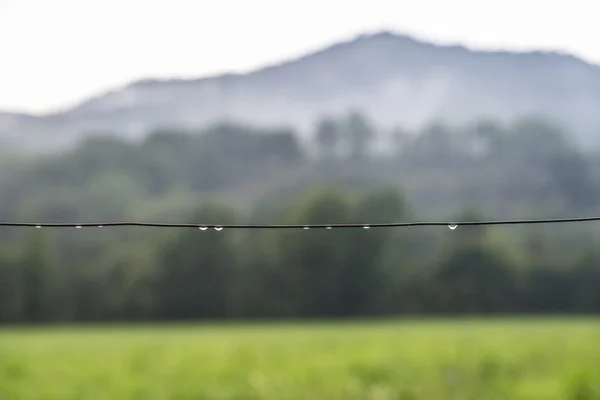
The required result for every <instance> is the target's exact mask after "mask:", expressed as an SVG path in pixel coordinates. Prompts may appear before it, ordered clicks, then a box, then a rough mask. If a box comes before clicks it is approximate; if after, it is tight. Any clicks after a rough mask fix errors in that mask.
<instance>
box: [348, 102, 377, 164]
mask: <svg viewBox="0 0 600 400" xmlns="http://www.w3.org/2000/svg"><path fill="white" fill-rule="evenodd" d="M346 124H347V134H348V142H349V145H350V157H351V158H352V159H354V160H360V159H364V157H365V156H366V155H367V152H368V151H369V144H370V143H371V140H372V139H373V138H374V135H375V129H374V128H373V126H372V124H371V122H370V121H369V120H368V119H367V117H366V116H365V115H363V114H362V113H360V112H359V111H357V110H353V111H351V112H350V113H349V114H348V117H347V122H346Z"/></svg>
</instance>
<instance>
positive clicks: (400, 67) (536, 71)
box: [0, 32, 600, 148]
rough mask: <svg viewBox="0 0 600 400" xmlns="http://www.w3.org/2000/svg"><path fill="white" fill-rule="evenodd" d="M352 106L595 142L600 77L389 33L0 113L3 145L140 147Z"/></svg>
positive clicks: (389, 122) (570, 65)
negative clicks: (156, 132)
mask: <svg viewBox="0 0 600 400" xmlns="http://www.w3.org/2000/svg"><path fill="white" fill-rule="evenodd" d="M350 108H359V109H362V110H364V111H365V112H367V113H368V114H369V115H370V116H371V117H372V118H373V119H374V120H375V122H377V123H378V124H379V125H382V126H386V127H387V126H393V125H397V124H400V125H404V126H407V127H418V126H420V125H422V124H423V123H425V122H428V121H430V120H431V119H438V120H446V121H449V122H459V123H460V122H463V121H469V120H472V119H474V118H479V117H486V116H493V117H495V118H506V119H510V118H514V117H518V116H521V115H523V114H536V115H539V116H547V117H550V118H552V119H554V120H555V121H556V122H557V123H560V124H561V125H562V126H564V127H565V128H568V129H570V130H571V131H572V132H573V135H574V136H575V137H576V138H578V139H582V140H585V141H591V140H593V141H596V140H597V138H598V137H599V135H598V133H600V113H598V112H597V110H600V67H598V66H595V65H592V64H589V63H586V62H584V61H582V60H580V59H578V58H576V57H574V56H571V55H568V54H562V53H556V52H539V51H538V52H520V53H517V52H509V51H473V50H470V49H468V48H465V47H463V46H458V45H453V46H447V45H443V46H442V45H437V44H433V43H428V42H424V41H421V40H417V39H415V38H412V37H409V36H405V35H399V34H394V33H391V32H381V33H377V34H371V35H362V36H359V37H356V38H354V39H352V40H349V41H347V42H343V43H339V44H336V45H333V46H330V47H328V48H325V49H323V50H321V51H318V52H315V53H313V54H309V55H306V56H304V57H301V58H298V59H296V60H291V61H287V62H284V63H281V64H278V65H272V66H269V67H267V68H263V69H260V70H257V71H253V72H250V73H247V74H239V75H234V74H227V75H221V76H215V77H207V78H201V79H189V80H184V79H180V80H144V81H139V82H135V83H132V84H130V85H128V86H126V87H123V88H119V89H115V90H113V91H111V92H108V93H104V94H101V95H98V96H97V97H95V98H92V99H89V100H88V101H85V102H83V103H81V104H80V105H78V106H77V107H74V108H72V109H69V110H66V111H64V112H60V113H56V114H52V115H46V116H39V117H34V116H28V115H22V114H9V113H0V138H4V139H5V140H6V141H7V142H9V143H12V144H13V145H18V146H25V147H30V146H33V145H37V147H38V148H42V147H47V146H51V147H52V148H56V147H61V146H64V145H68V144H71V143H73V142H74V141H76V140H78V139H80V138H82V137H85V136H86V135H89V134H98V133H107V134H108V133H115V134H118V135H122V136H124V137H127V138H131V139H135V138H139V137H142V136H143V135H144V134H145V133H147V132H148V131H149V130H151V129H154V128H157V127H165V126H178V127H186V128H197V127H202V126H204V125H207V124H211V123H215V122H219V121H222V120H227V119H234V120H238V121H241V122H247V123H251V124H260V125H270V126H271V125H293V126H295V127H297V128H298V129H299V130H301V131H302V132H308V131H309V130H310V128H311V126H312V124H313V123H314V122H315V120H316V119H318V118H319V117H320V116H322V115H323V114H336V113H341V112H345V111H347V110H348V109H350Z"/></svg>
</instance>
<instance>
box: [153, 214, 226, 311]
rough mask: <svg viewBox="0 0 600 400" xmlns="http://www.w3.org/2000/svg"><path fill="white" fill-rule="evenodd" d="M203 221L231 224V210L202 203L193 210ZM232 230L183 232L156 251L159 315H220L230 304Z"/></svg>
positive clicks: (199, 219)
mask: <svg viewBox="0 0 600 400" xmlns="http://www.w3.org/2000/svg"><path fill="white" fill-rule="evenodd" d="M194 219H195V220H196V221H199V223H200V222H203V223H213V224H214V223H231V222H232V221H233V219H234V217H233V214H232V212H231V211H230V210H229V209H227V208H225V207H221V206H216V205H212V204H208V205H204V206H203V207H201V208H200V210H199V211H198V212H197V213H196V215H195V218H194ZM233 234H234V232H233V231H220V230H216V229H212V228H211V229H208V228H207V229H206V230H200V229H197V230H190V231H185V232H183V233H181V234H179V235H177V236H176V237H174V238H172V239H171V240H169V241H168V242H167V243H166V244H165V245H164V247H163V248H162V249H161V251H160V253H159V260H160V264H159V265H160V267H159V268H160V269H159V271H158V274H157V276H156V278H157V290H158V298H159V302H160V305H161V310H160V311H161V316H162V317H163V318H167V319H191V318H224V317H226V316H228V314H229V312H230V306H231V290H232V285H233V277H234V274H235V272H236V270H237V266H236V264H237V258H236V255H235V250H234V248H233V238H232V236H231V235H233Z"/></svg>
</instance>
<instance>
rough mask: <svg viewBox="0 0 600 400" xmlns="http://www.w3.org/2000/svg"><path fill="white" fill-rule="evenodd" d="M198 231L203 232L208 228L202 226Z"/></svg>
mask: <svg viewBox="0 0 600 400" xmlns="http://www.w3.org/2000/svg"><path fill="white" fill-rule="evenodd" d="M198 229H200V230H201V231H205V230H207V229H208V228H207V227H206V226H201V227H199V228H198Z"/></svg>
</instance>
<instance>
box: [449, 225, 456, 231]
mask: <svg viewBox="0 0 600 400" xmlns="http://www.w3.org/2000/svg"><path fill="white" fill-rule="evenodd" d="M456 227H457V225H448V228H450V230H451V231H453V230H455V229H456Z"/></svg>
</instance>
